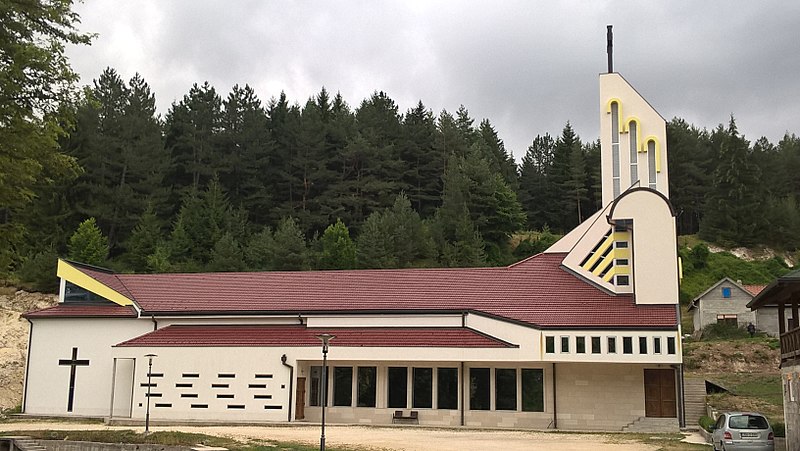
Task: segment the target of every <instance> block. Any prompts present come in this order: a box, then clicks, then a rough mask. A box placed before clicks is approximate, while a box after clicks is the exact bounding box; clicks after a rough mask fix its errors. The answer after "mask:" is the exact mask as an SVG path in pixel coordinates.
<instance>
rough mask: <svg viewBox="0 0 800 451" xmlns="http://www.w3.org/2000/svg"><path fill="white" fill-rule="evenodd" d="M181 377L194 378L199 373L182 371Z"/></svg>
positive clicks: (198, 375)
mask: <svg viewBox="0 0 800 451" xmlns="http://www.w3.org/2000/svg"><path fill="white" fill-rule="evenodd" d="M183 377H185V378H187V379H190V378H191V379H195V378H198V377H200V374H199V373H183Z"/></svg>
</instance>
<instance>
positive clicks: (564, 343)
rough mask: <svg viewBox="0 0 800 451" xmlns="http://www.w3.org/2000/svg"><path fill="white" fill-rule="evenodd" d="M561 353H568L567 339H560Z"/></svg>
mask: <svg viewBox="0 0 800 451" xmlns="http://www.w3.org/2000/svg"><path fill="white" fill-rule="evenodd" d="M561 352H569V337H561Z"/></svg>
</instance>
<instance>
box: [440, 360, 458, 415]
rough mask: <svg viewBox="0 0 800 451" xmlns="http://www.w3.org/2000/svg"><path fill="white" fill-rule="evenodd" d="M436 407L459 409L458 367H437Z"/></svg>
mask: <svg viewBox="0 0 800 451" xmlns="http://www.w3.org/2000/svg"><path fill="white" fill-rule="evenodd" d="M436 408H437V409H448V410H455V409H458V368H437V369H436Z"/></svg>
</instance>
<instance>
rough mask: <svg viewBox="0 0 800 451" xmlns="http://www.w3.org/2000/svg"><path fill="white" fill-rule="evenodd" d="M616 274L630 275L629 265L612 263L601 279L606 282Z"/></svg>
mask: <svg viewBox="0 0 800 451" xmlns="http://www.w3.org/2000/svg"><path fill="white" fill-rule="evenodd" d="M617 274H622V275H630V274H631V268H630V266H617V265H614V266H613V267H611V269H609V270H608V272H607V273H606V275H605V276H603V280H605V281H606V282H611V279H613V278H614V276H616V275H617Z"/></svg>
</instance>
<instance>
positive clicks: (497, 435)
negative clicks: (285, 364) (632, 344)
mask: <svg viewBox="0 0 800 451" xmlns="http://www.w3.org/2000/svg"><path fill="white" fill-rule="evenodd" d="M105 429H118V430H119V429H136V430H141V429H142V428H131V427H125V426H106V425H103V424H84V423H70V422H63V423H62V422H41V421H37V422H29V423H28V422H16V421H15V422H10V423H0V431H13V430H17V431H19V430H105ZM151 429H152V430H154V431H163V430H169V431H182V432H192V433H201V434H209V435H217V436H225V437H231V438H235V439H269V440H278V441H292V442H302V443H308V444H317V443H319V432H320V431H319V427H318V426H310V425H309V426H299V425H298V426H205V427H199V426H168V427H161V426H159V427H153V428H151ZM325 435H326V441H327V444H329V445H331V446H336V445H347V446H352V447H364V448H365V449H371V450H376V449H380V450H396V451H401V450H402V451H418V450H419V451H422V450H425V451H427V450H432V449H435V450H441V451H462V450H472V449H475V450H478V449H479V450H503V451H522V450H525V451H584V450H591V451H655V450H656V449H657V447H655V446H650V445H644V444H641V443H636V442H634V441H627V440H624V439H621V438H620V437H619V436H606V435H602V434H568V433H547V432H526V431H494V430H489V431H487V430H456V429H418V428H396V427H385V428H381V427H360V426H330V427H328V428H327V429H326V434H325Z"/></svg>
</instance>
